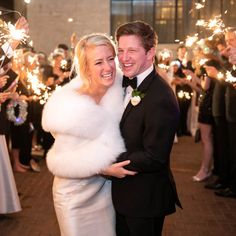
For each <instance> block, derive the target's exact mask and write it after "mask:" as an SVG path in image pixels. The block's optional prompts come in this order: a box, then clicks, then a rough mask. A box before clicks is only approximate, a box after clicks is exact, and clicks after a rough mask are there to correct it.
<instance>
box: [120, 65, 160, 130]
mask: <svg viewBox="0 0 236 236" xmlns="http://www.w3.org/2000/svg"><path fill="white" fill-rule="evenodd" d="M155 74H156V72H155V69H154V70H153V71H152V72H151V73H150V74H149V75H148V76H147V77H146V78H145V79H144V80H143V82H142V83H141V84H140V85H139V86H138V88H137V89H138V91H140V92H141V93H144V94H146V93H147V91H148V88H149V86H150V85H151V83H152V81H153V79H154V76H155ZM143 99H145V96H144V98H142V100H143ZM141 104H142V101H141V103H140V104H138V105H137V106H139V105H141ZM133 108H134V106H133V105H132V104H131V102H130V101H129V103H128V105H127V106H126V108H125V110H124V112H123V115H122V118H121V121H120V126H121V127H122V126H123V124H124V121H125V119H126V117H127V116H128V114H129V113H130V111H131V110H132V109H133Z"/></svg>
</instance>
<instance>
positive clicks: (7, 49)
mask: <svg viewBox="0 0 236 236" xmlns="http://www.w3.org/2000/svg"><path fill="white" fill-rule="evenodd" d="M2 50H3V51H4V53H5V54H6V56H7V57H8V58H11V57H13V50H12V48H11V45H10V44H9V43H8V42H6V43H4V44H3V45H2Z"/></svg>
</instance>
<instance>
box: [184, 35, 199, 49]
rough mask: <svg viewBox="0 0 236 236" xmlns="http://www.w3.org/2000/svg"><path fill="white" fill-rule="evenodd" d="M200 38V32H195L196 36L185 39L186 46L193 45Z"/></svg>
mask: <svg viewBox="0 0 236 236" xmlns="http://www.w3.org/2000/svg"><path fill="white" fill-rule="evenodd" d="M197 40H198V34H195V35H194V36H192V37H191V36H187V39H186V41H185V46H186V47H192V45H193V44H194V43H195V42H197Z"/></svg>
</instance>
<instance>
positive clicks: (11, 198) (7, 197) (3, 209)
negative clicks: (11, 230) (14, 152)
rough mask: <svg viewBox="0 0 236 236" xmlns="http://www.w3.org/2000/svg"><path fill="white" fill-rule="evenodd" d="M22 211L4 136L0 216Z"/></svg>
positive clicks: (0, 139)
mask: <svg viewBox="0 0 236 236" xmlns="http://www.w3.org/2000/svg"><path fill="white" fill-rule="evenodd" d="M18 211H21V206H20V201H19V196H18V193H17V189H16V183H15V179H14V176H13V172H12V167H11V163H10V158H9V154H8V150H7V145H6V140H5V136H4V135H0V214H6V213H14V212H18Z"/></svg>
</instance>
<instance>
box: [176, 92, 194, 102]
mask: <svg viewBox="0 0 236 236" xmlns="http://www.w3.org/2000/svg"><path fill="white" fill-rule="evenodd" d="M191 95H192V94H191V93H188V92H184V91H183V90H180V91H179V92H178V94H177V96H178V98H180V99H184V98H186V99H187V100H190V99H191Z"/></svg>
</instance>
